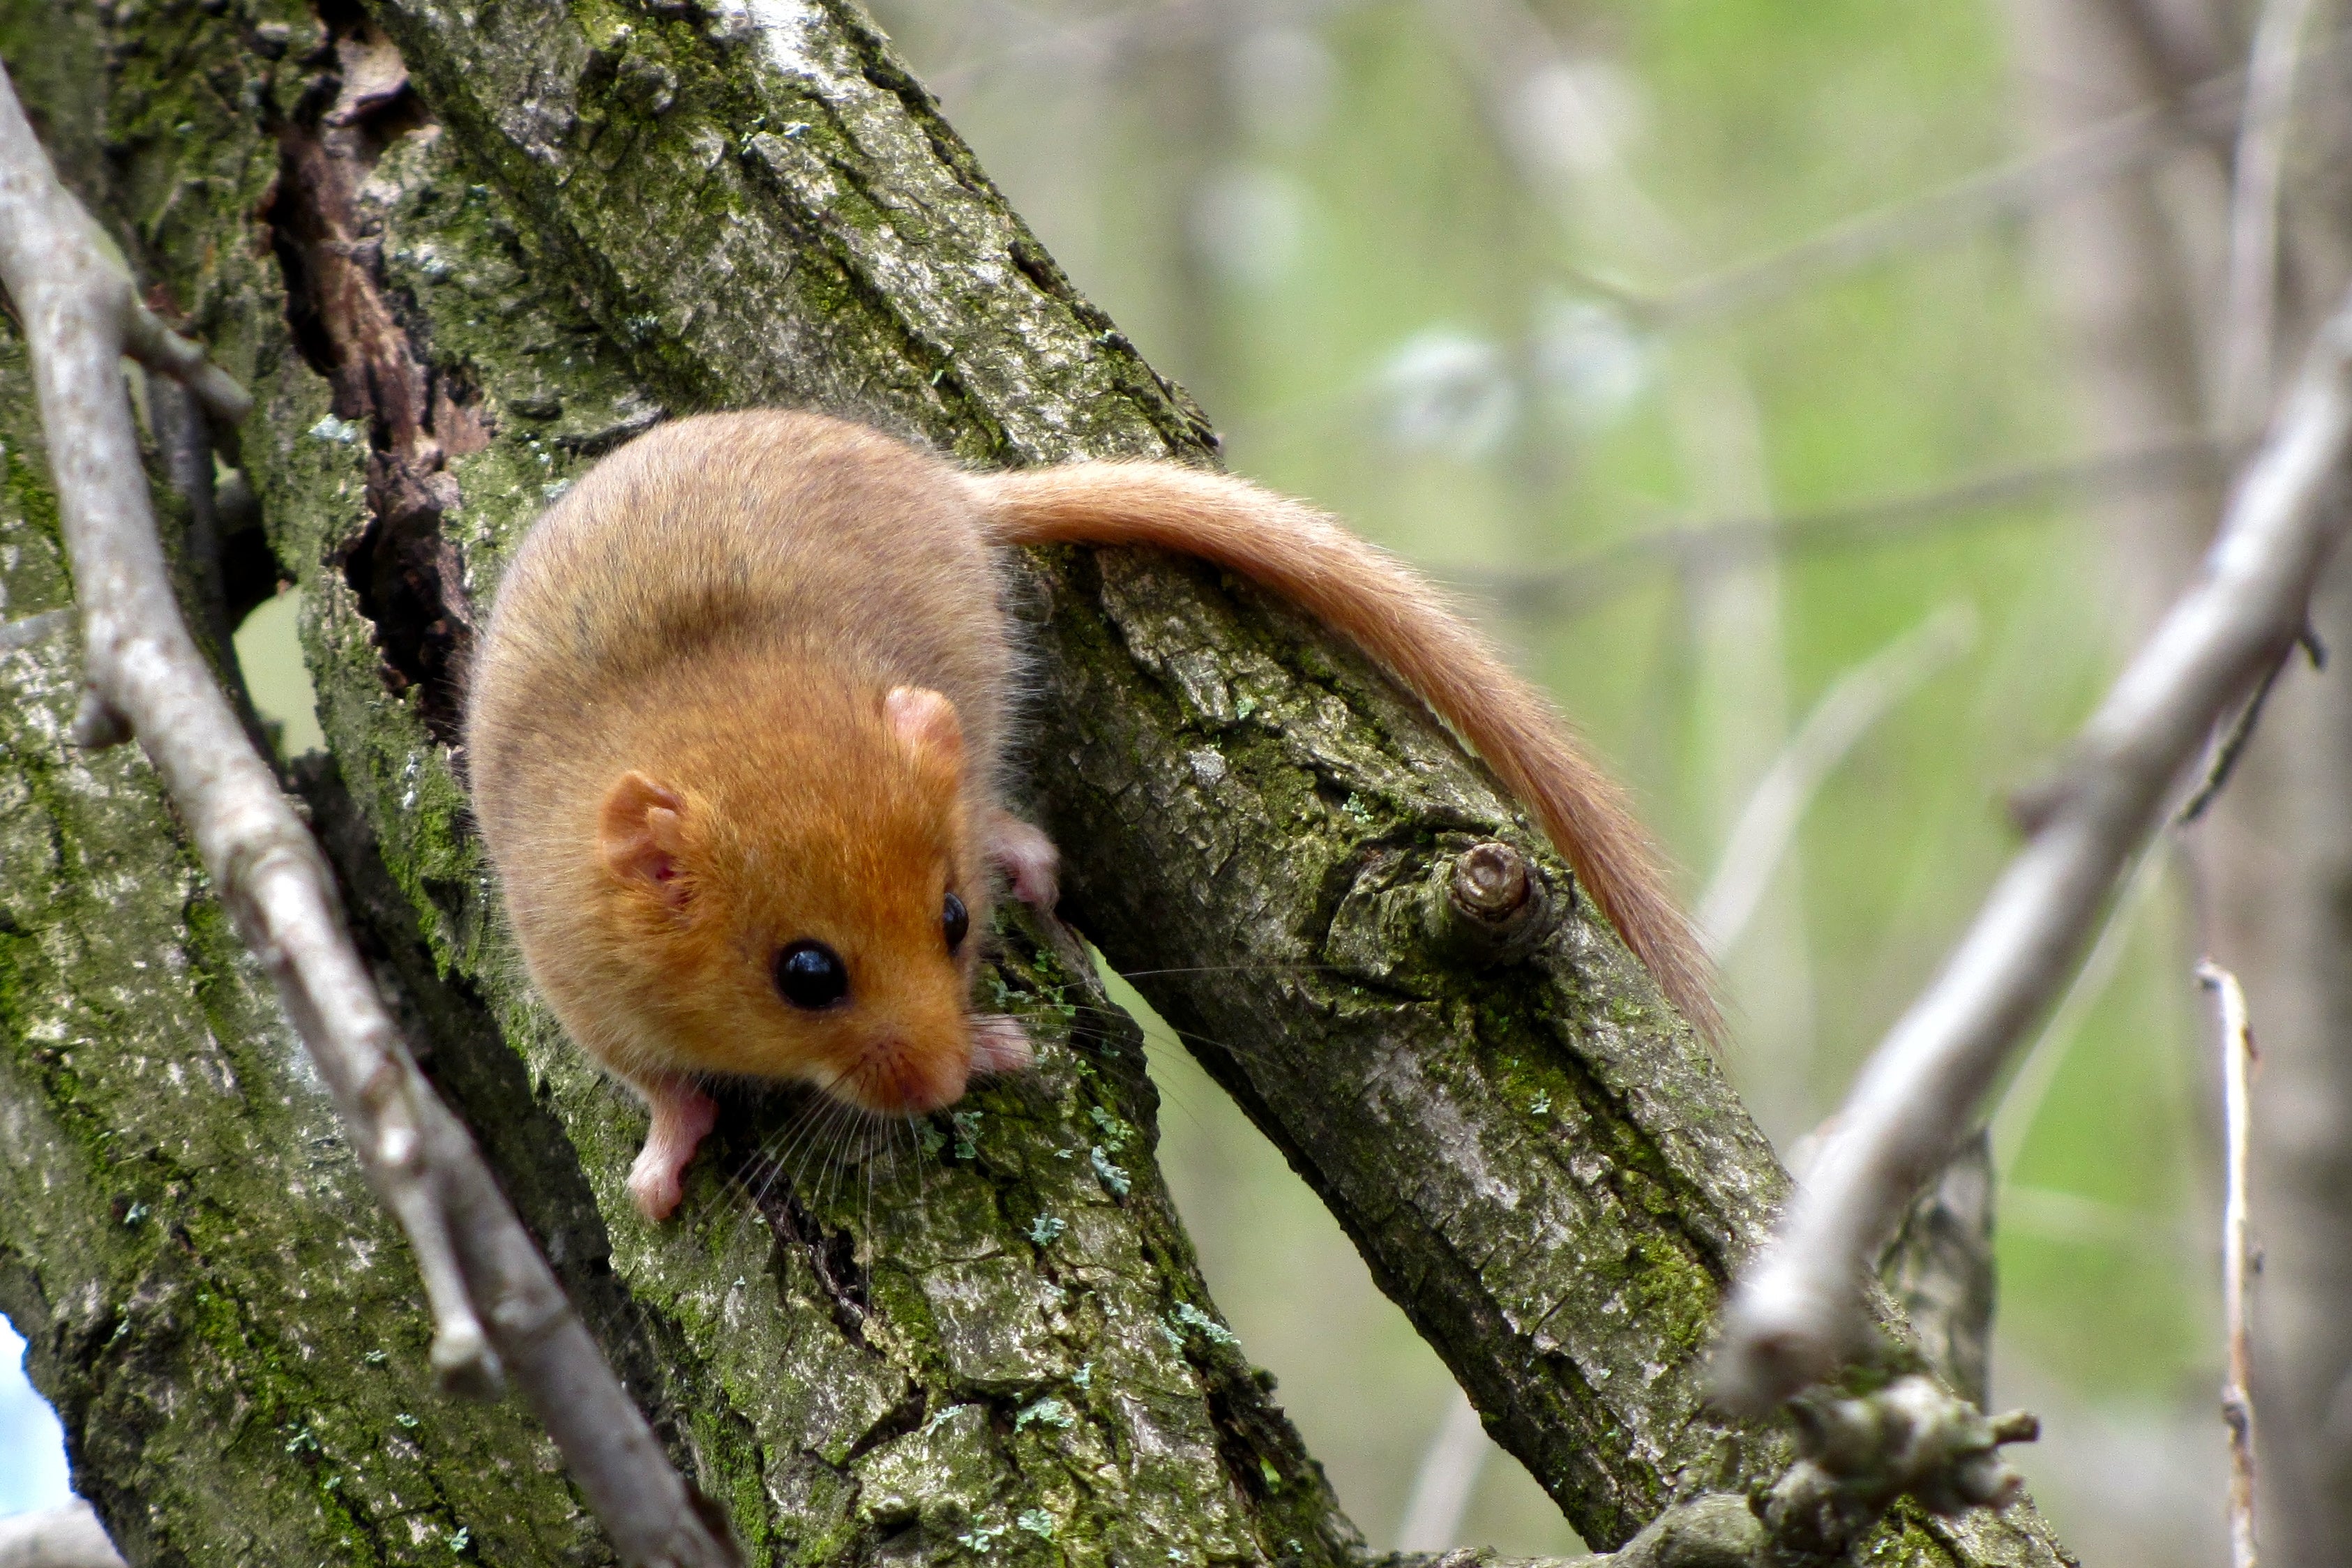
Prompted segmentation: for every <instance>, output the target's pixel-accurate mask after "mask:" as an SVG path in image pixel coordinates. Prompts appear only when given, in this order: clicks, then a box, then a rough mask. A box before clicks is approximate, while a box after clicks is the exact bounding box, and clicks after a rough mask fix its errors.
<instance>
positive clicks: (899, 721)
mask: <svg viewBox="0 0 2352 1568" xmlns="http://www.w3.org/2000/svg"><path fill="white" fill-rule="evenodd" d="M882 721H883V722H884V723H886V724H887V725H889V726H890V733H891V734H893V735H895V736H897V737H898V740H899V742H901V743H902V744H904V745H905V746H906V747H907V748H908V750H909V751H912V752H917V753H919V754H920V753H926V752H927V753H929V754H930V755H932V756H934V757H937V758H938V759H939V760H940V761H941V762H945V763H956V764H961V763H962V762H963V721H962V720H961V719H959V718H957V717H956V710H955V704H954V703H952V702H950V701H949V700H947V698H946V697H945V696H944V695H942V694H941V693H940V692H937V691H933V690H931V689H929V688H927V687H921V686H894V687H892V688H891V689H890V695H889V696H887V697H885V698H884V699H883V700H882Z"/></svg>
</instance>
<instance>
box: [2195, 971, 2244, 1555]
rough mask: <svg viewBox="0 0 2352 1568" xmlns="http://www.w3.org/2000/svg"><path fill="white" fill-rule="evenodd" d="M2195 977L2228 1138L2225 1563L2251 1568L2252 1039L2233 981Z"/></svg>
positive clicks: (2206, 974)
mask: <svg viewBox="0 0 2352 1568" xmlns="http://www.w3.org/2000/svg"><path fill="white" fill-rule="evenodd" d="M2197 978H2198V980H2199V981H2200V983H2201V984H2203V985H2204V986H2205V988H2206V989H2207V990H2209V991H2210V992H2212V993H2213V995H2214V999H2215V1002H2216V1004H2217V1005H2219V1007H2220V1010H2221V1116H2222V1121H2223V1123H2224V1125H2225V1126H2226V1127H2227V1129H2228V1133H2227V1150H2228V1152H2227V1155H2226V1158H2225V1163H2224V1171H2225V1192H2224V1195H2223V1198H2222V1202H2221V1310H2222V1314H2223V1318H2224V1321H2225V1323H2226V1328H2227V1332H2228V1335H2229V1342H2230V1380H2229V1381H2228V1382H2227V1383H2225V1384H2222V1385H2221V1419H2222V1421H2223V1422H2224V1423H2225V1424H2226V1425H2227V1426H2229V1428H2230V1563H2231V1568H2254V1395H2253V1351H2252V1342H2251V1341H2250V1339H2249V1338H2248V1335H2247V1332H2246V1275H2247V1272H2248V1268H2247V1266H2248V1264H2249V1263H2250V1262H2251V1261H2252V1253H2251V1251H2250V1245H2251V1244H2250V1243H2249V1241H2248V1239H2247V1236H2246V1143H2247V1139H2248V1133H2249V1131H2250V1126H2251V1119H2250V1114H2249V1109H2248V1101H2247V1098H2246V1078H2247V1075H2248V1074H2249V1073H2250V1072H2251V1071H2252V1068H2253V1064H2254V1035H2253V1030H2252V1027H2250V1026H2248V1024H2247V1021H2246V993H2245V991H2244V989H2243V988H2242V986H2240V985H2239V984H2238V977H2237V976H2236V975H2234V974H2232V973H2230V972H2229V971H2228V970H2226V969H2224V968H2222V967H2221V965H2220V964H2218V963H2214V962H2213V961H2212V960H2211V959H2210V958H2209V959H2207V960H2206V961H2205V962H2204V963H2200V964H2199V965H2198V966H2197Z"/></svg>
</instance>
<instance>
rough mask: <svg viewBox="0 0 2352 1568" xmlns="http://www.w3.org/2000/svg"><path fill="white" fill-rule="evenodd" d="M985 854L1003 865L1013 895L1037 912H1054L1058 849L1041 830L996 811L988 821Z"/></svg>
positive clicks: (1057, 890) (1058, 887)
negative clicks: (986, 850) (986, 852)
mask: <svg viewBox="0 0 2352 1568" xmlns="http://www.w3.org/2000/svg"><path fill="white" fill-rule="evenodd" d="M988 858H990V859H992V860H993V861H995V862H996V863H997V865H998V866H1000V867H1002V868H1003V870H1004V879H1005V880H1006V881H1007V882H1008V883H1010V884H1011V885H1012V888H1013V897H1014V898H1016V899H1019V900H1021V901H1022V902H1023V903H1024V904H1027V905H1028V906H1029V907H1030V908H1031V909H1033V910H1036V911H1037V912H1038V913H1039V914H1041V915H1045V914H1051V913H1053V912H1054V902H1055V900H1057V899H1059V898H1060V897H1061V896H1062V888H1061V880H1060V873H1061V869H1062V852H1061V851H1060V850H1058V849H1056V848H1055V847H1054V841H1053V840H1052V839H1050V838H1048V837H1045V834H1044V832H1043V831H1041V830H1040V829H1038V828H1035V827H1033V826H1030V825H1029V824H1028V823H1025V822H1024V821H1022V820H1021V819H1020V818H1019V817H1017V816H1013V814H1012V813H1011V812H1009V811H1000V812H997V813H995V814H994V815H993V816H992V817H991V818H990V820H989V824H988Z"/></svg>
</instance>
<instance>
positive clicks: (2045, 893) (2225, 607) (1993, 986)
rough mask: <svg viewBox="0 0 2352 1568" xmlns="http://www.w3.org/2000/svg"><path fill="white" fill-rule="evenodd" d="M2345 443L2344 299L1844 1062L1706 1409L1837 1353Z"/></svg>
mask: <svg viewBox="0 0 2352 1568" xmlns="http://www.w3.org/2000/svg"><path fill="white" fill-rule="evenodd" d="M2347 434H2352V300H2347V302H2346V304H2345V305H2343V306H2341V307H2339V308H2338V310H2337V312H2336V314H2335V315H2334V316H2333V317H2331V318H2330V319H2329V321H2327V323H2326V325H2325V326H2324V327H2322V328H2321V330H2320V331H2319V333H2318V336H2317V338H2316V340H2315V342H2314V344H2313V346H2312V352H2311V355H2310V360H2309V363H2307V364H2306V366H2305V372H2304V375H2303V378H2302V380H2301V383H2300V384H2298V385H2297V387H2296V388H2295V391H2294V395H2292V396H2291V397H2290V398H2289V399H2288V400H2287V403H2286V405H2285V406H2284V407H2283V408H2282V409H2281V410H2280V412H2279V416H2278V418H2277V419H2276V420H2275V421H2274V422H2273V426H2272V428H2271V433H2270V436H2269V437H2268V439H2267V440H2266V441H2265V442H2264V444H2263V448H2262V450H2261V451H2260V452H2259V453H2258V454H2257V455H2256V456H2255V458H2254V459H2253V460H2252V463H2251V464H2250V465H2249V466H2248V467H2247V468H2246V470H2245V473H2244V474H2243V476H2242V479H2240V481H2239V483H2238V486H2237V488H2236V490H2235V492H2234V493H2233V494H2232V496H2231V501H2230V507H2229V511H2228V515H2227V516H2226V517H2225V519H2224V520H2223V524H2222V528H2221V533H2220V535H2219V537H2218V538H2217V539H2216V540H2215V542H2214V544H2213V547H2212V549H2211V550H2210V552H2208V553H2207V555H2206V558H2205V562H2204V564H2203V567H2202V569H2201V571H2200V575H2199V578H2198V580H2197V582H2196V583H2194V584H2192V585H2191V586H2190V587H2189V591H2188V592H2187V593H2185V594H2184V595H2182V596H2181V598H2180V599H2179V602H2178V603H2176V604H2175V605H2174V606H2173V608H2172V610H2171V612H2170V613H2169V614H2168V616H2166V617H2165V619H2164V622H2163V624H2162V625H2161V626H2158V628H2157V631H2156V633H2155V635H2154V636H2153V637H2150V638H2149V639H2148V640H2147V643H2146V644H2145V645H2144V646H2143V647H2141V649H2140V651H2139V653H2138V654H2137V656H2136V657H2135V658H2133V660H2132V662H2131V664H2130V666H2129V668H2126V670H2125V671H2124V674H2123V676H2122V678H2121V679H2118V680H2117V681H2116V685H2115V687H2114V689H2112V690H2110V691H2109V692H2108V694H2107V697H2106V700H2105V702H2103V703H2102V704H2101V705H2100V708H2099V710H2098V711H2097V712H2096V713H2095V714H2094V715H2093V716H2092V719H2091V721H2090V722H2089V723H2088V724H2087V725H2086V726H2085V727H2084V731H2083V733H2082V735H2081V737H2080V738H2079V740H2078V742H2077V758H2076V763H2075V767H2074V773H2073V775H2072V780H2071V784H2070V787H2068V788H2066V789H2065V790H2063V792H2061V793H2059V795H2057V797H2056V798H2055V799H2054V800H2053V802H2052V803H2051V804H2050V805H2049V808H2048V810H2047V811H2046V812H2045V813H2043V814H2042V817H2041V820H2040V821H2039V823H2038V824H2037V826H2036V827H2035V830H2034V833H2033V837H2032V841H2031V842H2030V843H2028V844H2027V846H2026V847H2025V848H2024V849H2023V850H2022V851H2021V852H2020V853H2019V854H2018V856H2017V857H2016V858H2014V859H2013V860H2012V861H2011V863H2010V867H2009V868H2008V870H2006V871H2005V872H2003V873H2002V875H2001V878H2000V881H1999V882H1998V883H1997V884H1995V886H1994V888H1993V890H1992V892H1991V894H1990V897H1989V898H1988V899H1987V900H1986V901H1985V905H1984V908H1983V909H1982V910H1981V911H1980V912H1979V915H1978V917H1977V921H1976V923H1975V924H1974V925H1973V926H1972V927H1971V928H1970V929H1969V932H1968V934H1967V935H1966V936H1965V937H1964V938H1963V939H1962V940H1961V942H1960V944H1959V946H1958V949H1957V950H1956V951H1955V952H1954V953H1953V954H1952V957H1951V958H1950V960H1949V961H1948V963H1947V964H1946V966H1945V968H1944V971H1943V973H1940V974H1939V975H1937V978H1936V980H1935V982H1934V984H1931V985H1930V986H1929V987H1928V989H1927V993H1926V994H1924V995H1923V996H1921V997H1920V999H1919V1000H1918V1001H1917V1002H1916V1003H1914V1004H1913V1005H1912V1006H1911V1009H1910V1011H1909V1012H1907V1013H1906V1014H1905V1015H1904V1016H1903V1018H1902V1020H1901V1021H1900V1022H1898V1023H1897V1024H1896V1025H1895V1028H1894V1029H1893V1031H1892V1032H1891V1033H1889V1035H1888V1036H1887V1037H1886V1039H1885V1042H1884V1043H1883V1044H1882V1045H1881V1046H1880V1047H1879V1048H1878V1052H1877V1054H1876V1055H1875V1056H1874V1058H1872V1059H1871V1062H1870V1064H1869V1066H1868V1067H1867V1068H1864V1072H1863V1075H1862V1079H1861V1081H1860V1082H1859V1083H1858V1084H1856V1086H1855V1087H1854V1089H1853V1094H1852V1096H1851V1098H1850V1099H1849V1100H1848V1101H1847V1103H1846V1107H1845V1109H1844V1110H1843V1111H1841V1112H1840V1113H1839V1116H1838V1119H1837V1125H1836V1130H1835V1131H1833V1132H1832V1134H1831V1135H1830V1138H1829V1139H1828V1141H1827V1142H1826V1144H1825V1145H1824V1147H1823V1148H1822V1153H1821V1157H1820V1159H1819V1160H1818V1161H1817V1162H1816V1163H1815V1164H1814V1166H1813V1167H1812V1170H1811V1172H1810V1173H1809V1175H1808V1179H1807V1182H1806V1184H1805V1186H1804V1188H1803V1190H1802V1191H1801V1193H1800V1194H1798V1197H1797V1199H1796V1202H1795V1203H1794V1205H1792V1206H1791V1208H1790V1212H1789V1214H1788V1215H1787V1216H1786V1217H1785V1218H1784V1219H1783V1221H1782V1222H1781V1226H1780V1233H1779V1235H1778V1236H1777V1237H1775V1238H1774V1240H1773V1242H1772V1243H1771V1244H1770V1246H1769V1247H1767V1248H1766V1249H1765V1250H1764V1252H1763V1253H1762V1254H1761V1255H1760V1256H1759V1258H1757V1259H1756V1261H1755V1262H1754V1264H1753V1265H1751V1267H1750V1268H1749V1269H1748V1272H1747V1275H1746V1277H1745V1278H1744V1279H1742V1281H1741V1282H1740V1285H1739V1287H1738V1291H1737V1293H1736V1294H1735V1296H1734V1298H1733V1300H1732V1303H1731V1306H1730V1309H1729V1310H1728V1312H1727V1317H1726V1323H1725V1329H1724V1337H1723V1342H1722V1344H1721V1346H1720V1347H1719V1349H1718V1350H1717V1356H1716V1366H1715V1376H1716V1381H1717V1391H1718V1397H1720V1398H1721V1399H1722V1400H1723V1401H1724V1402H1725V1403H1726V1404H1727V1405H1731V1406H1733V1407H1735V1408H1739V1409H1746V1410H1760V1409H1764V1408H1768V1407H1769V1406H1770V1405H1774V1404H1777V1403H1779V1402H1780V1401H1781V1400H1783V1399H1786V1398H1788V1397H1789V1396H1790V1395H1791V1394H1795V1393H1797V1392H1798V1391H1799V1390H1801V1389H1802V1388H1804V1387H1805V1386H1806V1385H1807V1384H1811V1383H1814V1382H1817V1381H1819V1380H1821V1379H1822V1378H1823V1377H1825V1376H1827V1375H1828V1374H1829V1373H1831V1372H1832V1371H1833V1370H1834V1369H1835V1368H1836V1366H1837V1364H1838V1363H1839V1362H1840V1360H1841V1359H1843V1357H1844V1356H1846V1355H1847V1354H1849V1353H1851V1352H1853V1351H1854V1350H1855V1349H1856V1348H1858V1346H1859V1344H1860V1343H1861V1341H1862V1337H1863V1325H1864V1314H1863V1308H1862V1301H1863V1289H1864V1281H1865V1280H1866V1279H1867V1278H1868V1275H1869V1268H1870V1265H1871V1264H1872V1262H1874V1260H1875V1258H1876V1257H1877V1253H1878V1249H1879V1247H1880V1246H1881V1245H1883V1243H1884V1241H1885V1237H1886V1236H1887V1235H1888V1234H1889V1233H1890V1232H1891V1231H1892V1230H1893V1228H1894V1226H1895V1221H1896V1220H1897V1219H1898V1218H1899V1217H1900V1216H1901V1215H1902V1213H1903V1211H1904V1209H1905V1208H1906V1206H1907V1205H1909V1203H1910V1201H1911V1198H1912V1195H1913V1194H1915V1193H1916V1191H1917V1190H1918V1187H1919V1184H1920V1183H1921V1182H1922V1181H1924V1180H1925V1179H1926V1177H1927V1173H1929V1172H1931V1171H1933V1170H1934V1169H1936V1168H1937V1165H1938V1164H1939V1163H1941V1162H1942V1161H1943V1159H1944V1158H1945V1157H1946V1156H1947V1155H1948V1153H1949V1152H1950V1151H1951V1149H1952V1146H1953V1142H1954V1141H1955V1140H1956V1139H1957V1138H1958V1135H1959V1133H1960V1131H1961V1130H1962V1129H1963V1128H1964V1127H1965V1126H1967V1125H1968V1122H1969V1118H1970V1117H1972V1116H1973V1114H1974V1112H1975V1108H1976V1105H1977V1103H1978V1101H1979V1100H1980V1099H1981V1098H1982V1097H1983V1095H1984V1091H1985V1089H1987V1087H1988V1086H1989V1085H1990V1083H1991V1081H1992V1079H1993V1078H1994V1076H1995V1074H1997V1073H1998V1072H1999V1070H2000V1067H2001V1064H2002V1063H2003V1062H2004V1061H2006V1060H2007V1059H2008V1058H2009V1055H2010V1052H2011V1047H2013V1046H2014V1045H2015V1043H2016V1041H2017V1039H2018V1037H2020V1036H2021V1034H2023V1033H2024V1031H2025V1029H2026V1028H2027V1026H2030V1025H2031V1024H2032V1021H2033V1019H2034V1017H2035V1016H2037V1015H2038V1014H2039V1013H2040V1012H2041V1011H2042V1008H2043V1006H2044V1005H2047V1004H2048V1002H2049V1001H2050V999H2051V996H2052V995H2053V993H2055V992H2056V991H2057V989H2058V988H2059V986H2060V985H2062V984H2063V983H2064V982H2065V980H2066V977H2067V975H2068V974H2069V973H2071V972H2072V970H2073V968H2074V962H2075V959H2076V957H2077V956H2078V955H2079V953H2080V952H2081V951H2082V947H2083V943H2084V939H2085V938H2086V936H2087V935H2088V933H2089V931H2090V929H2091V927H2092V925H2093V924H2094V922H2095V921H2096V919H2097V916H2098V912H2099V909H2100V906H2101V905H2102V904H2103V903H2104V902H2105V900H2106V898H2107V895H2108V893H2109V891H2110V889H2112V888H2113V887H2114V885H2115V881H2116V874H2117V872H2118V871H2119V870H2120V869H2121V868H2122V867H2123V866H2124V865H2125V863H2126V861H2127V860H2129V858H2131V857H2132V855H2133V854H2134V853H2136V852H2137V850H2138V848H2139V847H2140V846H2141V845H2142V844H2144V843H2145V842H2146V841H2147V838H2148V837H2149V836H2150V835H2151V834H2153V833H2154V832H2155V831H2156V830H2157V828H2158V825H2159V824H2160V823H2161V821H2162V819H2163V808H2164V805H2165V803H2166V799H2167V797H2168V795H2170V794H2171V792H2172V791H2173V790H2174V789H2175V788H2176V787H2177V785H2178V784H2179V778H2180V775H2181V773H2182V771H2183V770H2184V769H2185V768H2187V767H2188V766H2189V764H2190V763H2191V762H2192V761H2193V760H2194V758H2195V757H2196V755H2197V753H2198V752H2199V750H2200V747H2201V746H2202V745H2203V744H2204V743H2205V741H2206V739H2207V737H2208V736H2209V735H2210V733H2211V731H2212V730H2213V727H2214V725H2215V724H2216V723H2217V722H2218V721H2220V719H2221V716H2222V715H2223V714H2225V713H2226V712H2228V711H2229V710H2230V709H2231V707H2232V706H2233V705H2234V704H2235V703H2237V702H2239V701H2240V700H2242V699H2243V698H2244V696H2245V695H2246V693H2247V692H2248V690H2249V689H2251V688H2252V685H2253V683H2254V682H2255V681H2257V680H2259V679H2261V676H2262V672H2263V670H2264V669H2265V668H2268V667H2269V666H2270V664H2271V663H2272V662H2273V661H2274V660H2276V659H2277V658H2279V656H2280V654H2281V653H2282V652H2284V650H2285V649H2286V648H2287V647H2291V646H2292V645H2293V644H2294V641H2295V639H2296V638H2297V637H2298V636H2300V634H2301V632H2302V629H2303V625H2304V622H2305V618H2306V616H2308V614H2309V609H2310V601H2311V591H2312V584H2314V583H2315V581H2316V580H2317V577H2318V574H2319V571H2320V568H2321V567H2322V566H2323V565H2324V564H2325V563H2326V560H2327V558H2328V556H2329V554H2330V553H2331V552H2333V550H2334V548H2335V546H2336V541H2337V539H2338V537H2339V536H2340V535H2341V534H2342V532H2343V531H2344V526H2345V521H2346V511H2345V509H2344V508H2343V507H2342V506H2341V505H2325V504H2323V501H2324V500H2326V499H2327V498H2328V497H2329V492H2330V489H2331V485H2332V482H2333V481H2334V480H2335V479H2336V475H2337V474H2338V472H2339V471H2340V469H2341V467H2342V462H2343V458H2344V453H2345V447H2346V440H2347Z"/></svg>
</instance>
